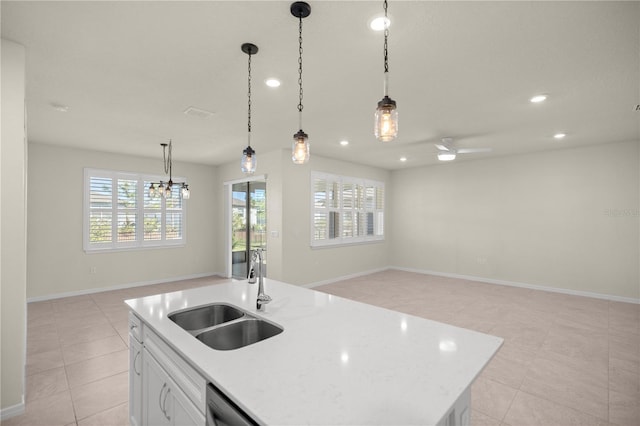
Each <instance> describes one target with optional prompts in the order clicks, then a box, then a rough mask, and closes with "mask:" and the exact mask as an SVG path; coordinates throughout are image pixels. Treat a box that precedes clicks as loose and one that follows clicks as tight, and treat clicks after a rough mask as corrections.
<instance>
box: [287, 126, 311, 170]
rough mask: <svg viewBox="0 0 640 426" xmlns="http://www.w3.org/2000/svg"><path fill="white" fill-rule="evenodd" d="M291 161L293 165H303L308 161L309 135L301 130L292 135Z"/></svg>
mask: <svg viewBox="0 0 640 426" xmlns="http://www.w3.org/2000/svg"><path fill="white" fill-rule="evenodd" d="M291 151H292V155H291V159H292V160H293V162H294V163H295V164H304V163H306V162H308V161H309V157H310V155H311V154H310V153H309V135H307V134H306V133H305V132H303V131H302V130H298V133H296V134H295V135H293V145H292V147H291Z"/></svg>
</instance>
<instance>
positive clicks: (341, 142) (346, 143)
mask: <svg viewBox="0 0 640 426" xmlns="http://www.w3.org/2000/svg"><path fill="white" fill-rule="evenodd" d="M340 145H342V146H347V145H349V141H348V140H341V141H340Z"/></svg>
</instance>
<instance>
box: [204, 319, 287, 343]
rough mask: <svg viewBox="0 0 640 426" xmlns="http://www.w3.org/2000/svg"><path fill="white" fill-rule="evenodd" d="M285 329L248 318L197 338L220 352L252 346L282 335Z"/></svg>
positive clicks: (214, 329)
mask: <svg viewBox="0 0 640 426" xmlns="http://www.w3.org/2000/svg"><path fill="white" fill-rule="evenodd" d="M282 331H283V329H282V328H281V327H279V326H277V325H274V324H272V323H270V322H267V321H264V320H261V319H258V318H247V319H244V320H241V321H236V322H234V323H232V324H227V325H224V326H221V327H216V328H213V329H211V330H208V331H205V332H203V333H200V334H198V335H197V336H196V338H197V339H198V340H200V341H201V342H202V343H204V344H205V345H207V346H209V347H210V348H213V349H217V350H220V351H228V350H231V349H238V348H242V347H244V346H248V345H251V344H253V343H256V342H259V341H261V340H264V339H268V338H269V337H273V336H275V335H277V334H280V333H282Z"/></svg>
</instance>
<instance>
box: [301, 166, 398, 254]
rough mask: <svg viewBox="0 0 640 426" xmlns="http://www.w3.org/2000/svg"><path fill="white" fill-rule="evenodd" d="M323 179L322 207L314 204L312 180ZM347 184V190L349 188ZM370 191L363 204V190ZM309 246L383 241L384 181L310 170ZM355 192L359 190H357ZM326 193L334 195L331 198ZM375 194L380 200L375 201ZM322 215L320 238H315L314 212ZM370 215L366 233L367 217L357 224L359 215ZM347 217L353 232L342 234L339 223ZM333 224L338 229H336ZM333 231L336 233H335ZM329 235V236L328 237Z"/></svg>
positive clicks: (314, 188)
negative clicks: (347, 199)
mask: <svg viewBox="0 0 640 426" xmlns="http://www.w3.org/2000/svg"><path fill="white" fill-rule="evenodd" d="M319 179H320V180H324V181H325V185H326V186H325V191H324V193H325V197H324V204H325V205H324V207H318V206H317V205H316V201H317V200H316V181H317V180H319ZM349 187H350V189H349ZM369 188H371V190H372V191H373V199H372V205H371V206H368V205H367V190H368V189H369ZM310 189H311V195H310V207H311V209H310V212H311V214H310V246H311V248H322V247H336V246H346V245H353V244H370V243H377V242H381V241H384V240H385V232H384V231H385V226H384V221H385V203H386V195H385V184H384V182H380V181H376V180H372V179H365V178H357V177H351V176H342V175H336V174H331V173H325V172H319V171H312V172H311V182H310ZM345 190H347V191H351V194H352V196H351V197H350V198H351V200H350V204H349V205H346V206H345V198H344V195H345ZM359 191H363V192H362V193H360V192H359ZM330 194H337V196H336V197H332V196H331V195H330ZM377 197H380V198H382V201H381V203H378V202H377ZM323 213H324V214H325V220H326V223H325V229H324V230H323V233H324V238H321V239H318V238H317V237H316V236H317V235H318V228H317V227H316V221H315V219H316V215H317V214H323ZM363 214H364V215H369V214H370V215H371V217H372V219H371V220H372V223H371V229H372V231H371V234H369V229H370V228H369V226H367V225H368V224H369V219H367V220H366V221H365V222H364V226H363V224H362V223H361V218H362V216H360V215H363ZM347 218H350V219H349V220H350V221H351V224H352V225H351V230H350V232H351V233H354V234H356V235H351V236H348V235H345V232H344V229H343V224H344V223H345V219H347ZM336 225H337V227H338V229H336ZM336 234H337V235H336ZM331 235H333V237H332V236H331Z"/></svg>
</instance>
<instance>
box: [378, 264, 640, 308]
mask: <svg viewBox="0 0 640 426" xmlns="http://www.w3.org/2000/svg"><path fill="white" fill-rule="evenodd" d="M388 269H396V270H398V271H405V272H415V273H418V274H425V275H436V276H439V277H447V278H459V279H463V280H469V281H476V282H482V283H488V284H497V285H504V286H509V287H520V288H528V289H530V290H540V291H547V292H551V293H561V294H569V295H572V296H583V297H591V298H593V299H604V300H611V301H613V302H625V303H634V304H640V299H634V298H633V297H623V296H615V295H611V294H602V293H593V292H589V291H580V290H571V289H566V288H558V287H547V286H541V285H535V284H527V283H520V282H516V281H507V280H497V279H493V278H483V277H475V276H472V275H462V274H451V273H448V272H438V271H429V270H424V269H415V268H403V267H400V266H390V267H389V268H388Z"/></svg>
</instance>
